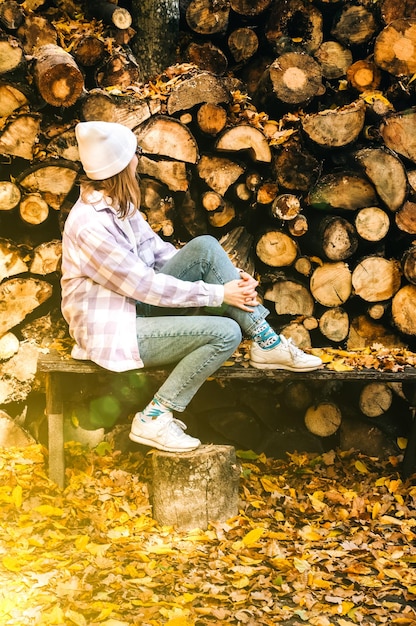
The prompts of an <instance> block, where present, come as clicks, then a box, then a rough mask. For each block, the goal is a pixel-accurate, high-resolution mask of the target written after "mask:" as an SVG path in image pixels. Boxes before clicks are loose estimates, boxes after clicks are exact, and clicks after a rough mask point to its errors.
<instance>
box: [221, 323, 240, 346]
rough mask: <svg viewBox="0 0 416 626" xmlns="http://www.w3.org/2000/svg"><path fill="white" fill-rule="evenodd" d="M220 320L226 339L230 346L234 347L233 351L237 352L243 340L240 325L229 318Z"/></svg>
mask: <svg viewBox="0 0 416 626" xmlns="http://www.w3.org/2000/svg"><path fill="white" fill-rule="evenodd" d="M219 320H221V327H222V332H223V335H224V339H226V341H227V342H228V343H229V345H230V346H232V347H233V350H235V349H236V348H238V346H239V345H240V343H241V341H242V339H243V335H242V332H241V328H240V325H239V324H238V323H237V322H236V321H235V320H232V319H231V318H229V317H220V318H219Z"/></svg>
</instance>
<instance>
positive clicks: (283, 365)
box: [250, 335, 322, 372]
mask: <svg viewBox="0 0 416 626" xmlns="http://www.w3.org/2000/svg"><path fill="white" fill-rule="evenodd" d="M279 337H280V343H278V344H277V346H275V347H274V348H270V349H269V350H264V349H263V348H260V346H259V345H258V344H257V343H255V342H254V341H253V342H252V344H251V351H250V365H252V366H253V367H257V368H258V369H261V370H290V371H291V372H309V371H311V370H316V369H318V368H319V367H321V365H322V361H321V359H320V358H319V357H318V356H313V355H312V354H306V353H305V352H303V351H302V350H300V349H299V348H298V347H297V346H295V344H294V343H293V342H292V339H286V337H284V336H283V335H279Z"/></svg>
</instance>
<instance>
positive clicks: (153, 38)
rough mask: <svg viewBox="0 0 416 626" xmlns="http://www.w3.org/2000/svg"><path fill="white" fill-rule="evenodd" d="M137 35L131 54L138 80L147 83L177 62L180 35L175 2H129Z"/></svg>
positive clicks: (143, 0)
mask: <svg viewBox="0 0 416 626" xmlns="http://www.w3.org/2000/svg"><path fill="white" fill-rule="evenodd" d="M131 7H132V9H131V11H132V16H134V18H133V24H132V25H133V28H134V30H135V31H136V36H135V37H134V41H133V42H132V48H133V52H134V54H135V56H136V58H137V59H138V60H139V61H140V63H139V77H138V78H139V80H140V81H141V82H147V81H148V80H149V79H150V78H153V77H154V76H156V75H158V74H160V73H162V72H163V71H164V70H165V68H167V67H169V66H170V65H173V63H174V62H175V60H176V49H177V45H178V34H179V18H180V15H179V1H178V0H132V3H131Z"/></svg>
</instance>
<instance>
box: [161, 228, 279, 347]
mask: <svg viewBox="0 0 416 626" xmlns="http://www.w3.org/2000/svg"><path fill="white" fill-rule="evenodd" d="M160 271H161V272H163V273H164V274H170V275H171V276H175V277H176V278H180V279H181V280H189V281H192V282H195V281H197V280H203V281H204V282H206V283H213V284H220V285H224V284H225V283H228V282H229V281H231V280H236V279H238V278H239V277H240V274H239V271H238V269H236V268H235V267H234V265H233V264H232V262H231V261H230V259H229V257H228V254H227V253H226V252H225V250H224V248H223V247H222V246H221V244H220V243H219V242H218V241H217V240H216V239H215V237H212V236H211V235H201V236H200V237H195V238H194V239H192V240H191V241H189V242H188V243H187V244H186V245H185V246H184V247H183V248H181V249H180V250H179V251H178V253H177V254H176V255H175V256H174V257H173V258H172V259H170V260H169V261H167V263H165V265H164V266H163V267H162V268H161V269H160ZM159 311H161V309H159ZM210 312H212V313H214V314H215V313H217V315H225V316H227V317H231V318H232V319H234V320H235V321H236V322H237V323H238V324H239V326H240V328H241V329H242V331H243V333H244V334H245V335H247V336H248V337H252V333H253V330H254V329H255V328H256V327H257V326H258V324H259V322H261V321H262V320H264V318H265V317H266V316H267V315H269V311H268V310H267V309H266V308H265V307H264V306H263V305H261V304H260V305H258V306H256V307H255V308H254V311H253V312H252V313H247V312H246V311H242V310H241V309H237V308H235V307H231V306H223V307H220V308H218V309H210ZM159 314H161V315H163V312H161V313H159Z"/></svg>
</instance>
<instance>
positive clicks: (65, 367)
mask: <svg viewBox="0 0 416 626" xmlns="http://www.w3.org/2000/svg"><path fill="white" fill-rule="evenodd" d="M38 371H39V372H43V373H44V374H45V392H46V414H47V419H48V448H49V476H50V478H51V480H53V481H54V482H56V483H57V484H58V485H59V486H61V487H63V486H64V475H65V463H64V417H63V413H64V411H63V393H62V390H63V388H64V380H65V376H66V375H67V374H77V375H86V374H98V373H105V372H107V370H105V369H103V368H102V367H100V366H99V365H96V364H95V363H93V362H92V361H80V360H76V359H73V358H71V357H69V356H67V355H66V354H61V353H59V352H57V351H53V350H51V351H49V352H48V353H46V354H40V355H39V359H38ZM168 371H169V370H168V369H167V368H166V369H163V368H143V369H139V370H136V373H137V375H138V376H154V377H159V378H160V377H165V376H166V375H167V374H168ZM213 378H215V379H216V380H244V381H253V382H257V383H258V382H262V381H275V382H284V381H291V380H314V381H316V380H322V381H324V380H338V381H343V382H357V381H383V382H404V381H405V380H406V381H412V382H413V381H414V382H415V384H416V367H412V366H408V367H405V368H404V370H403V371H399V372H392V371H380V370H376V369H369V368H368V369H367V368H363V369H354V370H347V371H334V370H331V369H328V368H326V367H323V368H321V369H318V370H315V371H313V372H289V371H285V370H259V369H256V368H254V367H250V366H247V364H246V363H244V364H243V363H234V364H233V365H223V366H222V367H221V368H220V369H219V370H218V371H217V372H216V373H215V375H214V376H213ZM412 408H413V407H412ZM415 460H416V420H415V419H413V426H412V428H411V432H410V435H409V438H408V444H407V447H406V450H405V453H404V458H403V463H402V471H403V473H404V474H406V475H408V474H410V472H411V470H412V468H413V466H414V463H415Z"/></svg>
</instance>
